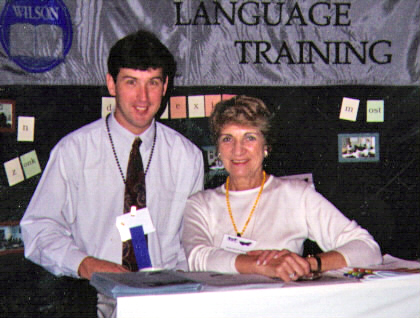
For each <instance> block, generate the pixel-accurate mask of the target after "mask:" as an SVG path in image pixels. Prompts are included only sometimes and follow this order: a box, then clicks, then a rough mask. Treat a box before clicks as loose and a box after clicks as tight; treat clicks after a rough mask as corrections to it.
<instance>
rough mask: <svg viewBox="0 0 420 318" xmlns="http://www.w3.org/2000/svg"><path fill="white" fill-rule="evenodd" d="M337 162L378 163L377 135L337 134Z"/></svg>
mask: <svg viewBox="0 0 420 318" xmlns="http://www.w3.org/2000/svg"><path fill="white" fill-rule="evenodd" d="M338 161H339V162H377V161H379V133H355V134H338Z"/></svg>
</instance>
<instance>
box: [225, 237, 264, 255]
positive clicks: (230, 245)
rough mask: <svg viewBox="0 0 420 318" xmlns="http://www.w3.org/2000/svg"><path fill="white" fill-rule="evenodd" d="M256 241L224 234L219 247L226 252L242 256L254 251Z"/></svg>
mask: <svg viewBox="0 0 420 318" xmlns="http://www.w3.org/2000/svg"><path fill="white" fill-rule="evenodd" d="M256 244H257V241H254V240H249V239H246V238H243V237H237V236H233V235H229V234H225V236H224V237H223V241H222V244H221V245H220V247H221V248H223V249H224V250H226V251H229V252H235V253H239V254H243V253H246V252H249V251H252V250H254V249H255V245H256Z"/></svg>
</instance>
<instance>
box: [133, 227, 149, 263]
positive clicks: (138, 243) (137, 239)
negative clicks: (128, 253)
mask: <svg viewBox="0 0 420 318" xmlns="http://www.w3.org/2000/svg"><path fill="white" fill-rule="evenodd" d="M130 232H131V241H132V243H133V248H134V255H136V260H137V266H138V268H139V269H142V268H146V267H152V262H151V260H150V255H149V249H148V247H147V241H146V237H145V236H144V231H143V226H141V225H140V226H136V227H132V228H130Z"/></svg>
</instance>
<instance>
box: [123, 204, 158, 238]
mask: <svg viewBox="0 0 420 318" xmlns="http://www.w3.org/2000/svg"><path fill="white" fill-rule="evenodd" d="M116 225H117V228H118V231H119V232H120V236H121V241H123V242H125V241H127V240H130V239H131V232H130V228H132V227H136V226H140V225H142V226H143V231H144V234H149V233H152V232H154V231H156V229H155V227H154V226H153V222H152V219H151V217H150V213H149V210H148V209H147V208H144V209H140V210H136V211H131V213H125V214H123V215H120V216H117V219H116Z"/></svg>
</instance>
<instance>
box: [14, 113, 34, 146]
mask: <svg viewBox="0 0 420 318" xmlns="http://www.w3.org/2000/svg"><path fill="white" fill-rule="evenodd" d="M34 132H35V117H25V116H19V117H18V133H17V140H18V141H34Z"/></svg>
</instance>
